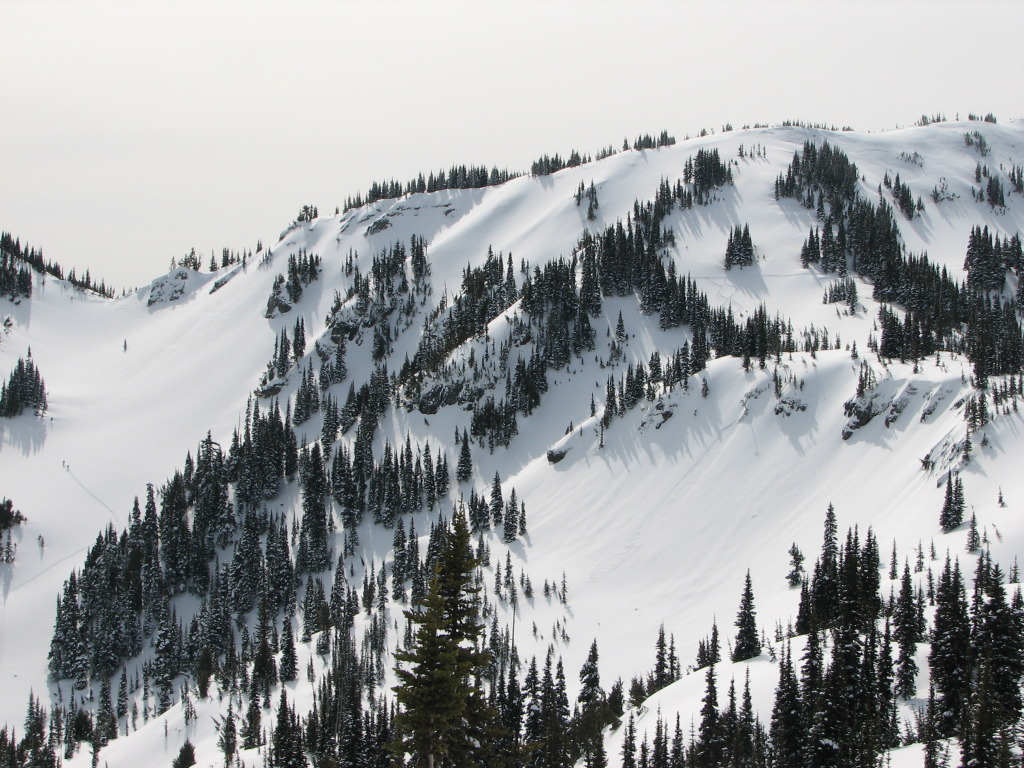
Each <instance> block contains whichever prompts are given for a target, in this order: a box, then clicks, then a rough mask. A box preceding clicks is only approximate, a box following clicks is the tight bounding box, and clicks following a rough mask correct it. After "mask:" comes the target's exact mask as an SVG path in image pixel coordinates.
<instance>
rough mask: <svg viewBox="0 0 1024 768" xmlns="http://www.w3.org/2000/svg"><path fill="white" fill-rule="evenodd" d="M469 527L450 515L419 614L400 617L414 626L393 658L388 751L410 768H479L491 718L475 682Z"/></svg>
mask: <svg viewBox="0 0 1024 768" xmlns="http://www.w3.org/2000/svg"><path fill="white" fill-rule="evenodd" d="M477 565H478V561H477V559H476V558H474V557H473V554H472V546H471V539H470V533H469V526H468V523H467V522H466V518H465V516H464V515H463V514H462V513H461V512H458V513H456V515H455V517H454V519H453V524H452V530H451V532H450V533H449V534H448V535H447V536H445V538H444V540H443V542H442V543H441V550H440V552H439V554H438V557H437V560H436V566H435V570H434V575H433V577H432V578H431V580H430V586H429V589H428V592H427V595H426V597H425V598H424V600H423V603H422V605H421V606H420V609H419V610H416V611H406V612H405V616H406V618H407V619H408V620H409V621H410V622H412V623H413V624H414V625H415V626H416V633H415V637H414V640H413V645H412V647H411V648H407V649H405V650H402V651H398V652H396V654H395V657H396V659H397V660H398V662H399V666H397V667H396V670H395V673H396V675H397V676H398V680H399V684H398V685H397V686H396V687H395V688H394V691H395V695H396V699H397V702H398V706H399V711H398V714H396V715H395V718H394V728H395V731H396V732H397V739H396V740H395V742H394V743H393V744H392V746H391V749H392V751H393V752H394V753H395V754H396V755H399V756H400V755H403V754H409V755H411V756H412V761H411V764H412V765H415V766H427V767H428V768H435V767H440V766H461V765H474V764H479V763H480V762H481V761H482V760H483V753H484V752H485V751H486V749H485V747H486V745H487V744H488V739H487V738H486V734H487V733H488V732H489V730H490V728H491V727H492V721H493V720H494V718H495V713H494V712H493V711H492V710H491V709H490V707H489V706H488V704H487V701H486V699H485V697H484V693H483V691H482V690H481V689H480V688H479V687H478V684H477V682H476V680H477V678H478V676H479V675H480V674H481V673H482V671H483V668H484V665H485V664H486V663H487V662H488V661H489V654H488V653H486V652H484V651H481V650H478V649H477V640H478V638H479V636H480V634H481V632H482V630H483V625H482V624H481V623H480V622H479V619H478V606H477V601H476V593H477V591H478V588H477V587H475V586H473V573H474V570H475V569H476V567H477Z"/></svg>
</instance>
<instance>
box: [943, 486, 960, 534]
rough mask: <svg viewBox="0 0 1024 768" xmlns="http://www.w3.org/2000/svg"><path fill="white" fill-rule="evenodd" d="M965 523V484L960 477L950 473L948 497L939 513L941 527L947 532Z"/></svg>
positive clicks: (947, 489) (947, 487)
mask: <svg viewBox="0 0 1024 768" xmlns="http://www.w3.org/2000/svg"><path fill="white" fill-rule="evenodd" d="M963 521H964V484H963V481H962V480H961V479H960V476H959V475H955V476H954V474H953V473H952V472H950V474H949V477H947V478H946V497H945V499H944V500H943V502H942V511H941V512H939V525H940V526H942V530H943V531H945V532H947V533H948V532H949V531H952V530H953V529H955V528H957V527H958V526H959V525H960V524H961V523H962V522H963Z"/></svg>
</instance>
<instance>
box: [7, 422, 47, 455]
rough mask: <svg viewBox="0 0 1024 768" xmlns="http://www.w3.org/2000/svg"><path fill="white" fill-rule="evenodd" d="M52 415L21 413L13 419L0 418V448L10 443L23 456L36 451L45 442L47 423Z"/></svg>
mask: <svg viewBox="0 0 1024 768" xmlns="http://www.w3.org/2000/svg"><path fill="white" fill-rule="evenodd" d="M51 420H52V417H43V418H40V417H38V416H34V415H32V414H28V413H25V414H22V415H21V416H16V417H15V418H13V419H3V418H0V450H3V446H5V445H10V446H11V447H13V448H17V449H18V450H20V451H21V452H22V453H23V454H24V455H25V456H30V455H32V454H33V453H37V452H38V451H39V450H40V449H41V448H42V447H43V443H45V442H46V432H47V424H48V423H49V422H50V421H51Z"/></svg>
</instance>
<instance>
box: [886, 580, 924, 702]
mask: <svg viewBox="0 0 1024 768" xmlns="http://www.w3.org/2000/svg"><path fill="white" fill-rule="evenodd" d="M893 625H894V627H895V630H896V632H895V638H896V642H897V643H898V644H899V649H900V650H899V657H898V659H897V661H896V695H897V696H901V697H903V698H904V699H909V698H911V697H912V696H913V695H914V693H915V692H916V690H917V688H916V685H915V682H916V678H917V663H916V662H915V661H914V656H915V654H916V653H917V643H918V642H919V641H920V633H919V632H918V621H917V605H916V603H915V600H914V588H913V585H912V584H911V581H910V565H909V564H904V566H903V578H902V580H901V582H900V593H899V597H898V598H897V599H896V610H895V611H894V612H893Z"/></svg>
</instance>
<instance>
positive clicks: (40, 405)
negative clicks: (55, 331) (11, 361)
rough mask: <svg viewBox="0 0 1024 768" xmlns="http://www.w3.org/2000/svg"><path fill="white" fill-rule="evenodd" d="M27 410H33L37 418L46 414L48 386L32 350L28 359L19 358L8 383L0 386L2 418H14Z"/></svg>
mask: <svg viewBox="0 0 1024 768" xmlns="http://www.w3.org/2000/svg"><path fill="white" fill-rule="evenodd" d="M26 408H31V409H33V410H34V411H35V412H36V415H37V416H42V415H43V414H44V413H45V412H46V385H45V384H44V383H43V377H42V376H41V375H40V373H39V369H38V368H37V367H36V364H35V361H34V360H33V359H32V350H31V349H30V350H29V352H28V357H27V358H25V357H22V358H18V363H17V365H16V366H15V367H14V370H13V371H12V372H11V375H10V377H9V378H8V379H7V383H5V384H2V385H0V416H6V417H8V418H12V417H14V416H18V415H19V414H20V413H21V412H22V411H24V410H25V409H26Z"/></svg>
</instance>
